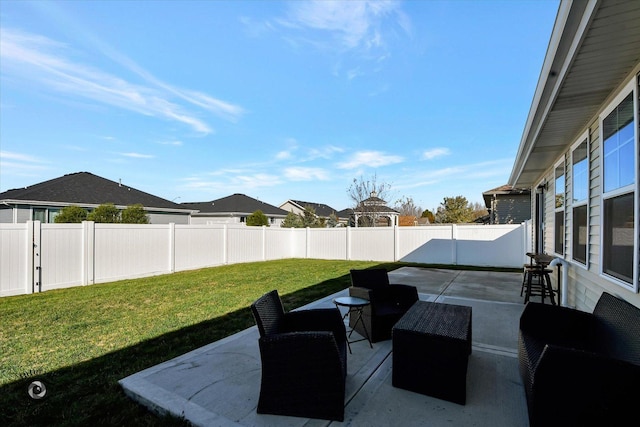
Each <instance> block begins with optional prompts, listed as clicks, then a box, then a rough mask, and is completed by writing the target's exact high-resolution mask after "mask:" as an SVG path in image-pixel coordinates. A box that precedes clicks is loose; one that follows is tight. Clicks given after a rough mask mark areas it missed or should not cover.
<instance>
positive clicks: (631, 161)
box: [601, 90, 637, 290]
mask: <svg viewBox="0 0 640 427" xmlns="http://www.w3.org/2000/svg"><path fill="white" fill-rule="evenodd" d="M625 94H626V95H625ZM622 96H623V97H624V98H623V99H622V100H621V101H617V102H618V103H617V104H614V108H613V109H611V110H609V111H608V112H606V113H605V114H606V115H605V116H604V118H603V119H602V121H601V134H602V156H603V165H602V167H603V172H602V176H603V183H602V185H603V190H604V192H603V206H602V215H603V219H602V272H603V273H604V274H606V275H608V276H611V277H614V278H616V279H618V280H620V281H621V282H622V284H624V285H628V286H631V287H632V288H633V289H634V290H635V289H636V288H637V287H636V285H635V279H634V278H635V274H637V273H636V271H635V270H636V268H635V265H636V262H637V261H636V258H635V247H636V239H637V236H636V233H637V231H636V230H637V226H636V215H635V209H636V208H635V182H636V167H637V166H636V155H635V153H636V136H635V128H636V123H637V122H636V120H635V113H634V102H633V101H634V98H633V97H634V91H633V90H631V91H630V92H625V93H623V94H622Z"/></svg>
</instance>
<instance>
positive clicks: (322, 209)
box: [280, 200, 349, 224]
mask: <svg viewBox="0 0 640 427" xmlns="http://www.w3.org/2000/svg"><path fill="white" fill-rule="evenodd" d="M307 206H308V207H310V208H312V209H313V210H314V212H315V213H316V217H318V218H325V219H329V216H330V215H331V214H335V215H336V217H337V218H338V222H340V223H341V224H346V223H347V221H348V219H349V216H345V217H341V216H340V215H339V214H340V212H338V211H337V210H335V209H334V208H332V207H331V206H328V205H325V204H323V203H315V202H303V201H302V200H287V201H286V202H284V203H283V204H281V205H280V209H284V210H285V211H287V212H293V213H294V214H296V215H302V214H303V213H304V210H305V208H306V207H307Z"/></svg>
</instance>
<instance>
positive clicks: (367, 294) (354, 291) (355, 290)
mask: <svg viewBox="0 0 640 427" xmlns="http://www.w3.org/2000/svg"><path fill="white" fill-rule="evenodd" d="M349 296H351V297H357V298H364V299H366V300H368V301H371V289H369V288H363V287H360V286H351V287H350V288H349Z"/></svg>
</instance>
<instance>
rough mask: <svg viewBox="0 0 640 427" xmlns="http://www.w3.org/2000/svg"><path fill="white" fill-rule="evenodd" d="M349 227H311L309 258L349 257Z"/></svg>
mask: <svg viewBox="0 0 640 427" xmlns="http://www.w3.org/2000/svg"><path fill="white" fill-rule="evenodd" d="M347 232H348V230H347V228H310V229H309V234H308V236H309V243H308V246H309V253H308V254H307V257H308V258H316V259H347Z"/></svg>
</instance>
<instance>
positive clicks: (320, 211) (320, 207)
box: [291, 200, 338, 217]
mask: <svg viewBox="0 0 640 427" xmlns="http://www.w3.org/2000/svg"><path fill="white" fill-rule="evenodd" d="M291 201H292V202H293V203H295V204H296V205H298V206H300V207H301V208H302V209H304V208H306V207H307V206H310V207H312V208H313V210H314V211H315V212H316V215H318V216H324V217H328V216H329V215H331V214H332V213H334V214H336V215H337V214H338V211H337V210H335V209H333V208H332V207H331V206H329V205H325V204H323V203H314V202H303V201H302V200H291Z"/></svg>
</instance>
